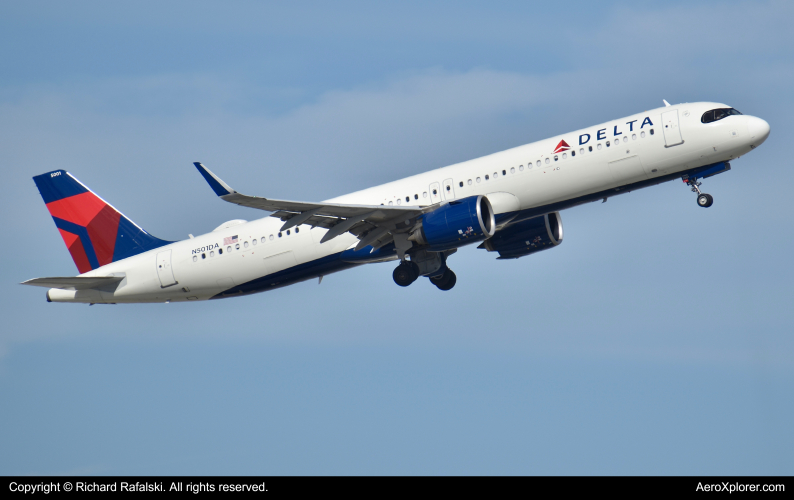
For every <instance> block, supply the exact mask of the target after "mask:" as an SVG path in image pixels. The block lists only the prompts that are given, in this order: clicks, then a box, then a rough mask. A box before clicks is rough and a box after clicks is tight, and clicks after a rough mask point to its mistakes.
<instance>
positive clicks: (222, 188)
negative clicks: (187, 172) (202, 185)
mask: <svg viewBox="0 0 794 500" xmlns="http://www.w3.org/2000/svg"><path fill="white" fill-rule="evenodd" d="M193 165H195V166H196V168H197V169H198V171H199V172H200V173H201V175H203V176H204V180H206V181H207V184H209V185H210V187H211V188H212V190H213V191H215V194H217V195H218V196H224V195H227V194H234V193H236V192H237V191H235V190H234V189H232V188H230V187H229V185H228V184H226V183H225V182H223V181H222V180H221V179H220V178H219V177H218V176H217V175H215V174H213V173H212V172H210V169H208V168H207V167H205V166H204V165H202V164H201V163H199V162H197V161H195V162H193Z"/></svg>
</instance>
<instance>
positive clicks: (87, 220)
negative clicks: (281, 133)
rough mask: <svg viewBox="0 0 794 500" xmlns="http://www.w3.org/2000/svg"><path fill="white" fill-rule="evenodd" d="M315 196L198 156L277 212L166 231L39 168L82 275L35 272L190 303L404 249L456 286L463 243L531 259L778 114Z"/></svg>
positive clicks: (137, 296)
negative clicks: (595, 213) (165, 235)
mask: <svg viewBox="0 0 794 500" xmlns="http://www.w3.org/2000/svg"><path fill="white" fill-rule="evenodd" d="M663 102H664V107H660V108H657V109H653V110H650V111H646V112H643V113H638V114H634V115H631V116H628V117H625V118H620V119H617V120H611V121H608V122H605V123H602V124H600V125H595V126H592V127H588V128H584V129H581V130H577V131H574V132H570V133H567V134H562V135H560V136H556V137H552V138H550V139H545V140H541V141H537V142H533V143H530V144H526V145H524V146H519V147H516V148H513V149H508V150H506V151H502V152H498V153H494V154H491V155H488V156H484V157H482V158H477V159H474V160H469V161H465V162H462V163H458V164H455V165H450V166H447V167H443V168H439V169H436V170H432V171H429V172H426V173H421V174H417V175H414V176H411V177H407V178H404V179H400V180H397V181H394V182H389V183H387V184H382V185H380V186H376V187H373V188H369V189H365V190H362V191H358V192H355V193H351V194H347V195H344V196H340V197H338V198H334V199H330V200H328V201H324V202H320V203H314V202H303V201H288V200H278V199H271V198H261V197H257V196H251V195H245V194H242V193H240V192H238V191H236V190H235V189H232V188H231V187H230V186H229V185H228V184H226V183H225V182H224V181H222V180H221V179H220V178H219V177H218V176H217V175H215V174H214V173H213V172H212V171H210V170H209V169H208V168H207V167H205V166H204V165H202V164H201V163H198V162H196V163H194V165H195V167H196V169H197V170H198V171H199V173H200V174H201V175H202V176H203V177H204V179H205V180H206V181H207V183H208V184H209V186H210V187H211V188H212V190H213V191H214V193H215V194H216V195H217V196H218V197H219V198H220V199H221V200H223V201H226V202H229V203H234V204H237V205H240V206H243V207H248V208H252V209H257V210H263V211H265V212H269V215H266V216H265V217H263V218H260V219H257V220H254V221H251V222H247V221H245V220H241V219H237V220H230V221H228V222H225V223H224V224H221V225H220V226H218V227H217V228H216V229H214V230H213V231H212V232H210V233H207V234H204V235H201V236H196V237H193V235H190V238H189V239H186V240H182V241H166V240H162V239H159V238H156V237H154V236H152V235H150V234H149V233H148V232H146V231H145V230H144V229H143V228H141V227H140V226H138V225H137V224H135V223H134V222H133V221H131V220H130V219H129V218H127V217H126V216H124V215H123V214H122V213H121V212H119V211H118V210H117V209H116V208H114V207H113V206H112V205H110V204H109V203H107V202H106V201H105V200H103V199H102V198H100V197H99V196H98V195H96V194H95V193H94V192H93V191H91V190H90V189H88V188H87V187H86V186H85V185H84V184H82V183H81V182H80V181H78V180H77V178H75V177H74V176H73V175H72V174H70V173H68V172H66V171H64V170H55V171H52V172H47V173H45V174H41V175H38V176H36V177H34V178H33V180H34V181H35V183H36V186H37V187H38V190H39V193H40V194H41V196H42V198H43V199H44V203H45V204H46V205H47V209H48V210H49V212H50V215H51V216H52V218H53V219H54V221H55V226H56V227H57V228H58V231H59V232H60V233H61V236H62V237H63V240H64V242H65V243H66V246H67V248H68V249H69V252H70V253H71V255H72V259H73V260H74V263H75V265H76V266H77V269H78V271H79V273H80V274H79V276H75V277H51V278H36V279H31V280H28V281H25V282H23V283H22V284H23V285H34V286H41V287H45V288H48V290H47V301H48V302H77V303H87V304H118V303H151V302H161V303H162V302H165V303H170V302H190V301H202V300H210V299H220V298H227V297H236V296H241V295H248V294H252V293H258V292H264V291H268V290H273V289H277V288H282V287H285V286H288V285H291V284H294V283H298V282H302V281H306V280H311V279H317V280H318V282H322V279H323V277H324V276H327V275H329V274H332V273H335V272H339V271H343V270H345V269H349V268H352V267H355V266H359V265H362V264H369V263H376V262H387V261H398V265H397V267H396V268H395V269H394V272H393V273H392V276H393V279H394V281H395V283H396V284H397V285H399V286H402V287H406V286H409V285H410V284H412V283H413V282H415V281H416V280H417V279H418V278H419V277H422V276H424V277H427V278H428V279H429V281H430V283H431V284H433V285H435V286H436V287H437V288H438V289H440V290H445V291H446V290H451V289H452V288H453V287H454V286H455V283H456V282H457V276H456V275H455V273H454V272H452V270H451V269H450V268H449V265H448V262H449V258H450V256H452V255H453V254H454V253H455V252H456V251H457V250H458V249H459V248H461V247H464V246H468V245H474V244H478V247H477V248H480V249H484V250H486V251H488V252H496V254H497V255H498V258H499V259H517V258H521V257H525V256H528V255H532V254H534V253H536V252H541V251H544V250H548V249H550V248H554V247H556V246H557V245H559V244H561V243H562V240H563V226H562V218H561V215H560V211H562V210H565V209H568V208H571V207H575V206H578V205H582V204H584V203H590V202H597V201H602V202H606V200H607V199H608V198H610V197H612V196H616V195H620V194H623V193H628V192H630V191H634V190H637V189H641V188H646V187H650V186H654V185H657V184H660V183H663V182H668V181H672V180H675V179H682V180H683V182H684V183H685V184H686V185H687V186H688V187H689V188H690V189H691V190H692V191H693V192H694V193H696V195H697V198H696V199H697V204H698V206H700V207H710V206H712V203H713V201H714V199H713V197H712V196H711V195H709V194H706V193H703V192H702V191H701V189H700V186H701V184H702V182H701V179H706V178H709V177H711V176H714V175H717V174H721V173H724V172H727V171H729V170H730V169H731V163H730V162H731V161H733V160H736V159H738V158H739V157H740V156H742V155H744V154H745V153H748V152H750V151H752V150H753V149H755V148H757V147H758V146H760V145H761V144H762V143H763V142H764V141H765V140H766V139H767V137H768V136H769V132H770V127H769V124H768V123H767V122H766V121H764V120H763V119H761V118H758V117H754V116H749V115H743V114H742V113H740V112H739V111H737V110H736V109H735V108H732V107H730V106H727V105H725V104H720V103H712V102H697V103H685V104H678V105H670V104H669V103H668V102H667V101H663Z"/></svg>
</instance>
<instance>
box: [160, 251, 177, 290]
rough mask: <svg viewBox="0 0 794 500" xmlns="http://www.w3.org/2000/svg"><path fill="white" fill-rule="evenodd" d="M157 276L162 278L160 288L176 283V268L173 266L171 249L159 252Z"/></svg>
mask: <svg viewBox="0 0 794 500" xmlns="http://www.w3.org/2000/svg"><path fill="white" fill-rule="evenodd" d="M157 277H158V278H160V288H167V287H169V286H172V285H176V280H175V279H174V270H173V269H172V268H171V250H166V251H165V252H160V253H158V254H157Z"/></svg>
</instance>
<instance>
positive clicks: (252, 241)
mask: <svg viewBox="0 0 794 500" xmlns="http://www.w3.org/2000/svg"><path fill="white" fill-rule="evenodd" d="M251 243H253V244H254V245H256V244H257V243H259V242H258V241H256V238H254V239H253V240H251Z"/></svg>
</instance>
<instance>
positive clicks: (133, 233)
mask: <svg viewBox="0 0 794 500" xmlns="http://www.w3.org/2000/svg"><path fill="white" fill-rule="evenodd" d="M33 181H35V182H36V187H38V188H39V193H41V197H42V198H43V199H44V203H46V204H47V209H48V210H49V211H50V215H52V218H53V219H54V220H55V226H56V227H57V228H58V231H60V233H61V236H62V237H63V241H64V242H65V243H66V247H67V248H68V249H69V253H71V254H72V259H73V260H74V263H75V265H77V270H78V271H80V274H82V273H85V272H88V271H91V270H92V269H96V268H98V267H100V266H104V265H106V264H110V263H111V262H116V261H117V260H121V259H126V258H127V257H132V256H133V255H137V254H139V253H143V252H146V251H148V250H152V249H154V248H158V247H161V246H163V245H167V244H169V243H171V242H170V241H165V240H161V239H159V238H155V237H154V236H152V235H150V234H149V233H147V232H146V231H144V230H143V229H142V228H141V227H140V226H138V225H137V224H135V223H134V222H132V221H131V220H130V219H128V218H127V217H125V216H124V214H122V213H121V212H119V211H118V210H116V209H115V208H113V207H112V206H111V205H110V204H109V203H107V202H106V201H105V200H103V199H102V198H100V197H99V196H97V195H96V194H94V193H93V192H92V191H91V190H90V189H88V188H87V187H86V186H84V185H83V184H82V183H81V182H80V181H78V180H77V179H75V178H74V177H73V176H72V174H70V173H69V172H66V171H65V170H55V171H54V172H47V173H46V174H41V175H37V176H36V177H34V178H33Z"/></svg>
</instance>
